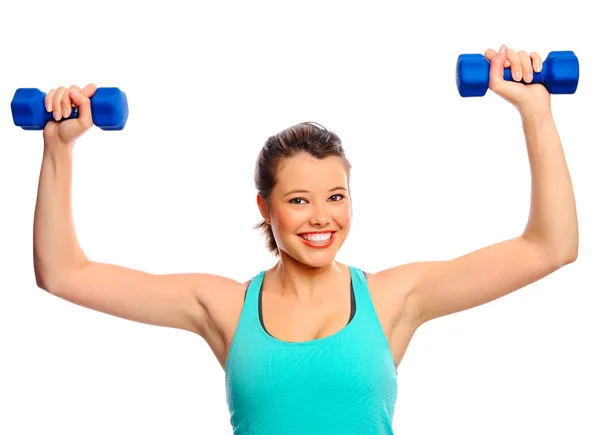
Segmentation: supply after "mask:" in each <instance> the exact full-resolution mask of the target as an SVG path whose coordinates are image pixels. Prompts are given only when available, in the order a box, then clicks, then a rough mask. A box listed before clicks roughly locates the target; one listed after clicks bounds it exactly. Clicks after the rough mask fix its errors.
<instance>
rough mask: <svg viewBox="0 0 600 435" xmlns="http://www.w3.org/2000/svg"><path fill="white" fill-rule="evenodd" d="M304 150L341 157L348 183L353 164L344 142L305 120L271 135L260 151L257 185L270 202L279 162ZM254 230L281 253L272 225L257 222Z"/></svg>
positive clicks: (256, 175) (323, 156)
mask: <svg viewBox="0 0 600 435" xmlns="http://www.w3.org/2000/svg"><path fill="white" fill-rule="evenodd" d="M301 152H305V153H308V154H309V155H311V156H312V157H315V158H317V159H324V158H325V157H329V156H337V157H341V158H342V160H343V161H344V164H345V166H346V173H347V176H348V183H350V171H351V169H352V166H351V165H350V162H349V161H348V159H347V158H346V154H345V153H344V149H343V148H342V141H341V140H340V138H339V137H338V135H336V134H335V133H333V132H332V131H329V130H327V129H326V128H325V127H323V126H322V125H320V124H317V123H316V122H302V123H300V124H296V125H293V126H291V127H289V128H286V129H285V130H283V131H281V132H279V133H277V134H275V135H273V136H271V137H269V138H268V139H267V141H266V142H265V144H264V146H263V148H262V150H261V151H260V153H259V154H258V158H257V160H256V167H255V169H254V185H255V187H256V190H258V194H259V195H260V196H261V197H262V198H263V199H265V200H266V201H267V204H269V200H270V196H271V192H272V191H273V188H274V187H275V184H276V183H277V177H276V175H277V168H278V166H279V162H280V161H281V160H282V159H283V158H286V157H293V156H294V155H296V154H298V153H301ZM254 229H258V230H260V231H261V232H262V234H263V236H265V238H266V239H267V241H266V247H267V249H268V250H269V251H270V252H271V253H272V254H273V255H275V256H279V249H278V247H277V242H276V241H275V237H274V235H273V230H272V229H271V225H269V224H268V223H267V222H266V221H265V220H263V221H262V222H260V223H258V224H256V225H255V226H254Z"/></svg>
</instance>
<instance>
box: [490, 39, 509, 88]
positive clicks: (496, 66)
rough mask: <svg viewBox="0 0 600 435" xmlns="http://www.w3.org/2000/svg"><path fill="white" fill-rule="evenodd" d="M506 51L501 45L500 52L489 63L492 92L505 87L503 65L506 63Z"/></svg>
mask: <svg viewBox="0 0 600 435" xmlns="http://www.w3.org/2000/svg"><path fill="white" fill-rule="evenodd" d="M506 56H507V50H506V46H505V45H504V44H502V47H500V51H498V53H497V54H496V56H494V57H493V58H492V60H491V62H490V84H489V87H490V89H491V90H492V91H494V92H496V91H497V90H498V89H501V88H502V86H504V85H505V82H504V63H505V62H506Z"/></svg>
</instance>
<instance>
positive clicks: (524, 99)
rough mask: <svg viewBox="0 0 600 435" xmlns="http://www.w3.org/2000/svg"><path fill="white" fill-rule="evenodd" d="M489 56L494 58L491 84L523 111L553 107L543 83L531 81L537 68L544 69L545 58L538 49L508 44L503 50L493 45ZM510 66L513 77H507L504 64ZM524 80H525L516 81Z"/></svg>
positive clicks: (488, 52)
mask: <svg viewBox="0 0 600 435" xmlns="http://www.w3.org/2000/svg"><path fill="white" fill-rule="evenodd" d="M485 58H486V59H487V60H488V61H490V81H489V88H490V90H492V91H493V92H494V93H496V94H498V95H499V96H500V97H502V98H504V99H505V100H507V101H508V102H510V103H511V104H513V105H514V106H515V107H516V108H517V109H518V110H519V112H521V113H523V112H532V111H533V112H536V113H537V112H548V111H550V93H549V92H548V90H547V89H546V87H545V86H544V85H542V84H531V80H532V79H533V73H534V72H540V71H541V70H542V63H543V62H542V58H541V57H540V55H539V54H538V53H536V52H532V53H531V54H527V52H525V51H523V50H521V51H519V52H515V51H514V50H513V49H507V47H506V46H505V45H502V47H500V51H496V50H493V49H491V48H489V49H488V50H486V52H485ZM508 67H510V70H511V76H512V79H513V80H515V82H511V81H507V80H504V68H508ZM521 80H523V81H524V82H525V84H523V83H516V82H520V81H521Z"/></svg>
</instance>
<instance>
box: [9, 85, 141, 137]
mask: <svg viewBox="0 0 600 435" xmlns="http://www.w3.org/2000/svg"><path fill="white" fill-rule="evenodd" d="M45 97H46V93H44V92H42V91H40V90H39V89H36V88H19V89H17V91H16V92H15V95H14V97H13V99H12V102H11V103H10V108H11V111H12V116H13V122H14V123H15V125H16V126H17V127H21V128H22V129H23V130H43V129H44V126H45V125H46V123H48V121H53V120H54V118H53V117H52V112H47V111H46V107H45V105H44V98H45ZM90 101H91V105H92V120H93V121H94V125H96V126H97V127H99V128H101V129H102V130H123V128H124V127H125V124H126V123H127V118H128V116H129V106H128V105H127V96H126V95H125V93H124V92H123V91H121V90H120V89H119V88H98V89H96V92H95V93H94V95H92V98H91V99H90ZM78 117H79V111H78V110H77V108H73V110H72V111H71V115H70V116H69V117H68V118H63V120H64V119H72V118H78Z"/></svg>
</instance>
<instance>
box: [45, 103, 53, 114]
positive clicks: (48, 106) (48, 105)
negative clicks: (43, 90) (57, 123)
mask: <svg viewBox="0 0 600 435" xmlns="http://www.w3.org/2000/svg"><path fill="white" fill-rule="evenodd" d="M51 111H52V110H51V109H50V104H46V112H51Z"/></svg>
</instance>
